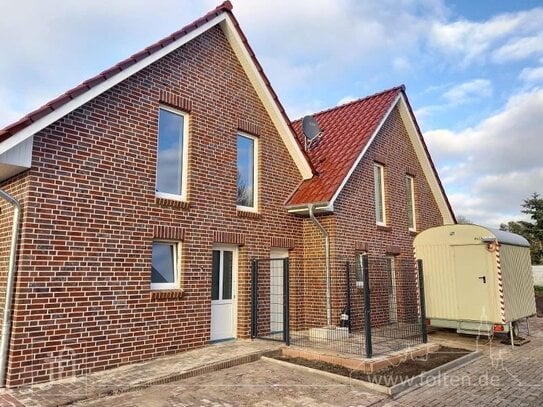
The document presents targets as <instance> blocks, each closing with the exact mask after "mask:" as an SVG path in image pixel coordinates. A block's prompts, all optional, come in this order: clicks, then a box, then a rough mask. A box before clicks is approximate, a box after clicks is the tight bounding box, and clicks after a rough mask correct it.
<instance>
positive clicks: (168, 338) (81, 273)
mask: <svg viewBox="0 0 543 407" xmlns="http://www.w3.org/2000/svg"><path fill="white" fill-rule="evenodd" d="M231 9H232V6H231V4H230V3H229V2H225V3H224V4H222V5H221V6H219V7H217V8H216V9H214V10H213V11H211V12H210V13H208V14H207V15H205V16H203V17H202V18H200V19H198V20H196V21H194V22H193V23H192V24H190V25H188V26H186V27H184V28H183V29H181V30H179V31H178V32H176V33H174V34H172V35H171V36H169V37H167V38H165V39H163V40H161V41H159V42H158V43H156V44H154V45H152V46H150V47H148V48H146V49H145V50H143V51H141V52H139V53H137V54H135V55H133V56H132V57H130V58H128V59H127V60H125V61H123V62H120V63H119V64H117V65H115V66H114V67H112V68H111V69H108V70H106V71H104V72H102V73H101V74H99V75H97V76H96V77H94V78H92V79H90V80H88V81H86V82H84V83H83V84H81V85H79V86H78V87H76V88H74V89H72V90H70V91H68V92H66V93H65V94H63V95H61V96H60V97H59V98H57V99H55V100H53V101H51V102H50V103H48V104H46V105H45V106H43V107H41V108H39V109H38V110H36V111H34V112H32V113H30V114H28V115H27V116H25V117H24V118H22V119H21V120H20V121H18V122H16V123H14V124H12V125H10V126H8V127H6V128H4V129H3V130H0V181H1V184H0V188H1V190H3V191H5V192H6V193H8V194H9V195H10V196H12V197H14V198H15V200H16V201H17V202H18V203H19V204H20V207H21V211H20V223H19V225H20V228H19V233H18V234H15V233H14V232H13V226H14V223H16V222H15V221H14V213H15V209H14V206H13V205H12V204H10V203H9V202H8V201H5V200H4V199H2V201H1V203H0V209H1V213H0V216H1V224H0V228H1V234H2V243H1V244H2V245H1V246H0V262H1V264H2V269H1V274H0V285H2V287H3V289H2V290H1V293H2V294H0V295H1V297H0V303H1V304H2V305H3V309H4V310H5V312H4V313H3V316H2V318H3V319H2V337H1V343H0V353H2V354H3V355H4V356H3V359H2V360H0V369H1V370H0V378H1V379H2V380H3V385H5V386H8V387H14V386H18V385H22V384H26V383H31V382H42V381H47V380H51V379H56V378H60V377H64V376H66V375H72V374H82V373H87V372H90V371H95V370H99V369H104V368H111V367H115V366H120V365H123V364H127V363H134V362H137V361H142V360H146V359H150V358H155V357H159V356H163V355H167V354H172V353H175V352H180V351H184V350H187V349H190V348H195V347H201V346H204V345H206V344H208V343H209V342H210V341H213V340H221V339H224V338H235V337H237V338H247V337H249V335H250V329H251V313H250V309H251V296H250V291H251V289H250V288H251V280H250V266H249V265H250V259H251V258H269V257H270V256H273V257H285V256H289V257H292V258H294V259H295V258H298V259H302V258H304V257H306V256H307V257H310V256H315V257H323V256H325V254H326V253H325V249H324V244H323V235H322V231H321V229H319V227H318V225H317V224H316V223H315V222H320V224H322V225H321V226H322V227H323V228H324V229H325V230H326V231H327V232H328V234H329V241H330V246H329V247H330V251H329V253H328V254H329V255H330V256H339V255H343V254H345V255H355V254H356V253H361V252H367V253H368V254H369V255H375V256H389V255H390V256H396V257H406V258H409V257H411V258H412V254H411V251H412V239H413V236H414V234H415V233H416V232H417V231H419V230H423V229H425V228H428V227H431V226H435V225H439V224H443V223H451V222H454V216H453V214H452V211H451V209H450V206H449V204H448V201H447V198H446V196H445V194H444V191H443V188H442V187H441V184H440V182H439V179H438V176H437V173H436V171H435V168H434V167H433V165H432V162H431V159H430V157H429V154H428V151H427V150H426V147H425V145H424V141H423V139H422V137H421V134H420V131H419V129H418V127H417V125H416V122H415V119H414V116H413V113H412V111H411V109H410V107H409V103H408V101H407V97H406V95H405V91H404V88H403V87H400V88H394V89H391V90H389V91H386V92H383V93H380V94H377V95H374V96H371V97H368V98H365V99H361V100H359V101H356V102H353V103H350V104H347V105H343V106H341V107H338V108H335V109H331V110H329V111H325V112H321V113H318V114H316V115H315V118H316V119H317V121H318V122H319V124H320V125H321V127H322V129H323V134H322V135H321V136H320V137H319V138H318V139H317V140H316V141H315V142H314V145H312V146H311V147H310V148H306V146H305V142H304V140H303V135H302V134H301V126H300V122H294V123H291V122H290V121H289V119H288V117H287V115H286V113H285V111H284V109H283V107H282V106H281V104H280V102H279V101H278V99H277V96H276V94H275V92H274V91H273V89H272V88H271V86H270V84H269V81H268V80H267V78H266V76H265V75H264V73H263V72H262V68H261V66H260V64H259V63H258V61H257V60H256V58H255V55H254V53H253V52H252V50H251V48H250V46H249V45H248V43H247V39H246V38H245V36H244V35H243V33H242V31H241V29H240V27H239V25H238V23H237V21H236V19H235V17H234V16H233V14H232V11H231ZM374 180H377V181H376V182H377V184H375V185H378V188H377V189H376V188H374ZM406 183H407V184H406ZM406 185H408V186H409V187H408V188H406ZM375 202H377V205H376V204H375ZM408 207H409V208H410V209H409V210H408V209H407V208H408ZM376 208H377V209H376ZM309 212H311V215H312V217H310V216H309V215H310V213H309ZM376 219H377V221H376ZM12 243H13V245H12ZM11 247H13V250H12V249H11ZM13 253H16V257H14V256H13ZM10 259H11V260H13V259H14V261H13V262H11V261H10ZM11 264H12V265H13V267H10V265H11ZM306 271H307V270H306ZM306 271H304V270H302V269H300V271H299V272H300V273H301V274H303V273H305V272H306ZM292 278H293V279H296V278H298V277H297V276H296V275H293V276H292ZM12 283H13V284H12ZM322 290H323V284H322V281H315V284H314V286H312V287H307V290H305V294H300V295H305V296H306V297H307V298H303V301H301V302H298V303H297V307H301V308H300V309H299V311H301V312H299V314H300V315H302V314H303V313H304V306H306V305H307V306H310V304H311V301H312V299H311V298H312V297H314V296H321V295H322V292H323V291H322ZM324 290H325V288H324ZM300 304H301V305H300ZM304 304H306V305H304ZM336 317H337V315H334V318H336ZM294 322H295V323H297V324H298V325H299V326H301V325H302V322H301V321H297V322H296V321H294ZM327 322H330V321H327ZM2 350H3V351H2Z"/></svg>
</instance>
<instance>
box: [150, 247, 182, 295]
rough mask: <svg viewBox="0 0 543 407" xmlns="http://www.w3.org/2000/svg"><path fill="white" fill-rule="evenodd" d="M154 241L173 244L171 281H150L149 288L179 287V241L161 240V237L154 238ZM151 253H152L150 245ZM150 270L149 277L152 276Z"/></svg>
mask: <svg viewBox="0 0 543 407" xmlns="http://www.w3.org/2000/svg"><path fill="white" fill-rule="evenodd" d="M155 243H162V244H171V245H173V246H174V251H173V255H174V259H173V267H174V270H173V278H174V281H173V283H153V282H151V290H175V289H179V288H180V287H181V284H180V281H181V278H180V272H181V242H177V241H174V240H162V239H154V240H153V245H154V244H155ZM151 254H152V246H151ZM152 261H153V260H152V256H151V265H152ZM152 273H153V272H152V270H151V278H152Z"/></svg>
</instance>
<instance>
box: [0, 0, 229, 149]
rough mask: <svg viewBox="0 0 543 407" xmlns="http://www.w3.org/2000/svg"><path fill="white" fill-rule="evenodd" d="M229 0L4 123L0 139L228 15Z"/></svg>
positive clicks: (0, 130) (0, 131)
mask: <svg viewBox="0 0 543 407" xmlns="http://www.w3.org/2000/svg"><path fill="white" fill-rule="evenodd" d="M232 8H233V6H232V3H231V2H230V1H229V0H227V1H225V2H223V3H222V4H220V5H219V6H217V7H215V8H214V9H213V10H211V11H209V12H208V13H206V14H205V15H203V16H202V17H199V18H197V19H196V20H194V21H192V22H191V23H189V24H187V25H185V26H184V27H182V28H181V29H179V30H177V31H176V32H174V33H173V34H170V35H168V36H167V37H164V38H162V39H160V40H158V41H156V42H154V43H153V44H151V45H150V46H148V47H146V48H144V49H143V50H141V51H139V52H136V53H135V54H133V55H131V56H129V57H128V58H125V59H123V60H122V61H120V62H118V63H117V64H115V65H113V66H112V67H110V68H108V69H106V70H104V71H102V72H100V73H99V74H97V75H94V76H92V77H91V78H89V79H87V80H85V81H83V82H81V83H80V84H78V85H76V86H74V87H73V88H70V89H68V90H67V91H65V92H64V93H61V94H60V95H59V96H57V97H55V98H54V99H51V100H49V101H48V102H46V103H45V104H43V105H42V106H40V107H38V108H36V109H34V110H32V111H31V112H29V113H27V114H26V115H24V116H23V117H21V118H20V119H19V120H17V121H15V122H12V123H10V124H8V125H7V126H5V127H4V128H1V129H0V141H1V140H3V139H5V138H6V136H7V137H9V136H10V135H13V134H15V133H17V132H18V131H19V130H22V129H24V128H25V127H27V126H29V125H30V124H32V123H34V122H36V121H38V120H39V119H41V118H42V117H44V116H46V115H47V114H49V113H51V112H53V111H55V110H57V109H58V108H60V107H61V106H63V105H64V104H66V103H68V102H69V101H71V100H73V99H75V98H76V97H78V96H79V95H81V94H83V93H85V92H87V91H88V90H90V89H92V88H93V87H95V86H96V85H98V84H99V83H102V82H104V81H106V80H108V79H109V78H111V77H112V76H115V75H116V74H118V73H119V72H122V71H124V70H125V69H127V68H129V67H130V66H132V65H134V64H136V63H137V62H139V61H141V60H142V59H144V58H146V57H148V56H150V55H152V54H154V53H155V52H156V51H158V50H159V49H162V48H164V47H165V46H167V45H169V44H171V43H173V42H175V41H176V40H178V39H179V38H181V37H183V36H184V35H186V34H188V33H189V32H191V31H193V30H195V29H196V28H198V27H200V26H201V25H203V24H205V23H207V22H208V21H210V20H211V19H213V18H215V17H217V16H218V15H220V14H221V13H223V12H227V13H229V14H231V11H232Z"/></svg>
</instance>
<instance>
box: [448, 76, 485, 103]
mask: <svg viewBox="0 0 543 407" xmlns="http://www.w3.org/2000/svg"><path fill="white" fill-rule="evenodd" d="M491 95H492V84H491V83H490V81H489V80H487V79H474V80H471V81H469V82H464V83H461V84H459V85H455V86H453V87H452V88H450V89H449V90H448V91H446V92H445V93H444V94H443V97H444V98H445V99H446V100H447V101H448V102H449V103H450V104H453V105H459V104H463V103H467V102H470V101H473V100H478V99H482V98H486V97H489V96H491Z"/></svg>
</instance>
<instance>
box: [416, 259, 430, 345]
mask: <svg viewBox="0 0 543 407" xmlns="http://www.w3.org/2000/svg"><path fill="white" fill-rule="evenodd" d="M417 270H418V272H419V301H420V330H421V333H422V343H428V329H427V328H426V299H425V297H424V272H423V265H422V260H421V259H418V260H417Z"/></svg>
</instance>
